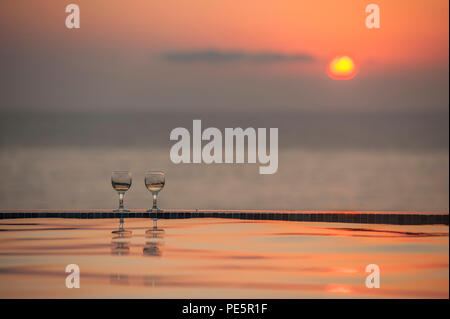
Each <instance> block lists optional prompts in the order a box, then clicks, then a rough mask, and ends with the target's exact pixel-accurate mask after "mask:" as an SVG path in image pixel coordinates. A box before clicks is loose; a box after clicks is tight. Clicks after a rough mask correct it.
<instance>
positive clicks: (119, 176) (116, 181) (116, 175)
mask: <svg viewBox="0 0 450 319" xmlns="http://www.w3.org/2000/svg"><path fill="white" fill-rule="evenodd" d="M131 181H132V178H131V173H130V172H129V171H114V172H112V174H111V184H112V187H113V188H114V189H115V190H116V191H117V192H118V193H119V208H117V209H115V210H114V211H113V212H114V213H125V212H129V210H127V209H125V208H124V206H123V197H124V195H125V192H126V191H127V190H129V189H130V187H131ZM113 233H131V232H129V231H126V230H125V229H124V228H123V217H122V216H120V224H119V229H118V230H115V231H113Z"/></svg>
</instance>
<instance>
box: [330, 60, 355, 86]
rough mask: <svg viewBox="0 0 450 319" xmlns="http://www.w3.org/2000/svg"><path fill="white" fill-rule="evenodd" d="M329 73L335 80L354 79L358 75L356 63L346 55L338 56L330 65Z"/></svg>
mask: <svg viewBox="0 0 450 319" xmlns="http://www.w3.org/2000/svg"><path fill="white" fill-rule="evenodd" d="M327 72H328V76H329V77H330V78H332V79H335V80H349V79H352V78H353V77H354V76H355V75H356V66H355V62H353V60H352V58H350V57H349V56H346V55H342V56H336V57H335V58H333V59H332V60H331V61H330V63H328V67H327Z"/></svg>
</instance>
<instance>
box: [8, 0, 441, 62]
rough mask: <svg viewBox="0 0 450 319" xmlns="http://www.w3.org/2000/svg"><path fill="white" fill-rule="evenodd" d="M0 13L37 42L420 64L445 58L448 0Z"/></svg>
mask: <svg viewBox="0 0 450 319" xmlns="http://www.w3.org/2000/svg"><path fill="white" fill-rule="evenodd" d="M69 3H77V4H78V5H79V6H80V9H81V29H80V30H77V31H76V32H77V34H75V33H74V32H73V31H69V30H67V29H66V28H65V27H64V21H65V16H66V14H65V12H64V8H65V5H67V4H69ZM369 3H377V4H378V5H379V6H380V10H381V29H379V30H373V29H372V30H369V29H367V28H366V27H365V24H364V21H365V17H366V13H365V6H366V5H367V4H369ZM0 20H1V22H0V23H1V27H2V28H1V29H2V31H1V33H0V35H1V36H2V38H4V39H7V38H9V39H10V40H11V41H20V42H21V43H27V44H30V43H34V44H35V45H36V44H42V43H51V44H53V45H56V46H57V45H61V44H62V43H63V44H64V45H69V46H71V45H76V46H78V47H79V46H87V47H91V46H94V47H95V46H107V47H108V46H114V47H116V46H119V47H131V48H136V49H139V48H142V49H146V50H155V51H158V50H166V49H174V48H175V49H180V48H189V49H192V48H210V47H214V48H220V49H240V50H249V51H259V50H269V51H277V52H286V53H293V52H307V53H310V54H312V55H314V56H317V57H318V58H324V59H329V58H330V57H331V56H333V55H335V54H341V53H343V54H350V55H352V56H353V57H354V58H355V59H356V60H357V61H359V63H362V64H364V63H368V62H370V63H373V62H376V63H381V64H383V65H391V64H394V65H408V66H417V67H423V66H430V65H433V64H435V63H438V64H439V63H445V62H446V61H448V1H445V0H429V1H424V0H420V1H418V0H396V1H386V0H377V1H368V0H367V1H355V0H340V1H335V0H321V1H261V0H247V1H222V0H217V1H210V0H195V1H192V0H164V1H160V0H158V1H148V0H133V1H129V0H126V1H125V0H116V1H114V2H113V3H112V2H111V1H103V0H96V1H91V0H89V1H86V0H74V1H54V0H39V1H32V2H31V1H24V0H8V1H2V3H1V4H0ZM69 32H72V33H69Z"/></svg>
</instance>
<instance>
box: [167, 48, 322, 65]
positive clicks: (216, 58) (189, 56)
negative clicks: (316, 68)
mask: <svg viewBox="0 0 450 319" xmlns="http://www.w3.org/2000/svg"><path fill="white" fill-rule="evenodd" d="M162 57H163V59H165V60H166V61H170V62H179V63H230V62H251V63H274V62H312V61H314V60H315V59H314V57H313V56H312V55H309V54H306V53H296V54H284V53H279V52H246V51H239V50H237V51H223V50H216V49H207V50H178V51H167V52H164V53H163V54H162Z"/></svg>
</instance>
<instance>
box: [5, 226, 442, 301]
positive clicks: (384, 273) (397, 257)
mask: <svg viewBox="0 0 450 319" xmlns="http://www.w3.org/2000/svg"><path fill="white" fill-rule="evenodd" d="M151 226H152V222H151V220H149V219H138V218H131V219H126V220H125V228H126V229H127V230H130V231H131V232H132V233H131V235H130V236H121V235H118V234H112V233H111V231H112V230H115V229H117V228H118V219H59V218H54V219H53V218H52V219H50V218H48V219H47V218H36V219H4V220H0V297H1V298H448V297H449V228H448V226H446V225H431V226H400V225H369V224H343V223H309V222H291V221H266V220H262V221H256V220H230V219H212V218H211V219H210V218H201V219H166V220H160V221H159V225H158V226H159V227H161V228H162V229H164V232H154V233H151V234H146V230H148V229H150V228H151ZM69 264H76V265H78V266H79V269H80V288H72V289H69V288H67V287H66V277H67V276H68V273H66V272H65V270H66V266H67V265H69ZM369 264H376V265H378V266H379V268H380V288H367V287H366V284H365V281H366V277H367V276H368V275H369V273H366V272H365V268H366V266H367V265H369Z"/></svg>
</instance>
